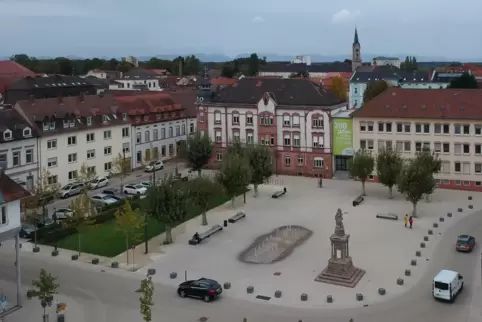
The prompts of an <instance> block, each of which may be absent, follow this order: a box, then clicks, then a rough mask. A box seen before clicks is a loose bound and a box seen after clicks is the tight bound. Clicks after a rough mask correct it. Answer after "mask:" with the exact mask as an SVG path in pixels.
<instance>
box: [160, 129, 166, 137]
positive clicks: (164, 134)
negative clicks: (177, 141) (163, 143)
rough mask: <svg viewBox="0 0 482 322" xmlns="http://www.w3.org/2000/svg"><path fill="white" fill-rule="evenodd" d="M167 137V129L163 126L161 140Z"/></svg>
mask: <svg viewBox="0 0 482 322" xmlns="http://www.w3.org/2000/svg"><path fill="white" fill-rule="evenodd" d="M165 138H166V129H165V128H162V129H161V140H164V139H165Z"/></svg>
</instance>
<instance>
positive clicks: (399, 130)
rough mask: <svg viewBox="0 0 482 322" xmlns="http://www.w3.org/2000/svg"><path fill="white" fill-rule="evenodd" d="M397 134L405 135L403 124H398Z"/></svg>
mask: <svg viewBox="0 0 482 322" xmlns="http://www.w3.org/2000/svg"><path fill="white" fill-rule="evenodd" d="M397 133H403V123H397Z"/></svg>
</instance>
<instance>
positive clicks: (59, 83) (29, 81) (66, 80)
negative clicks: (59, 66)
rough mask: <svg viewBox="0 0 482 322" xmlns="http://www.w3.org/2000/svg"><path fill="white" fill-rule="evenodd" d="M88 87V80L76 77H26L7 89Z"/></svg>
mask: <svg viewBox="0 0 482 322" xmlns="http://www.w3.org/2000/svg"><path fill="white" fill-rule="evenodd" d="M89 85H92V84H90V83H89V81H88V80H86V79H84V78H82V77H78V76H60V75H56V76H48V77H41V76H34V77H31V76H27V77H24V78H22V79H19V80H17V81H16V82H14V83H12V85H11V86H10V87H9V89H12V90H25V89H32V88H62V87H80V86H83V87H85V86H89ZM92 86H93V85H92Z"/></svg>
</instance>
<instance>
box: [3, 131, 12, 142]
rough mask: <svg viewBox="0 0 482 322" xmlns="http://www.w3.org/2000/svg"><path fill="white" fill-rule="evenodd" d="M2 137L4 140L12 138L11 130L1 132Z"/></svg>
mask: <svg viewBox="0 0 482 322" xmlns="http://www.w3.org/2000/svg"><path fill="white" fill-rule="evenodd" d="M3 139H4V140H11V139H12V131H10V130H6V131H4V132H3Z"/></svg>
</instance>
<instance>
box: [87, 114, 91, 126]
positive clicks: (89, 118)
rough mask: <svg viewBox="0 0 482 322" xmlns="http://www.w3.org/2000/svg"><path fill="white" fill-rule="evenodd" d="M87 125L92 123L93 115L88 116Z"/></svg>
mask: <svg viewBox="0 0 482 322" xmlns="http://www.w3.org/2000/svg"><path fill="white" fill-rule="evenodd" d="M87 125H89V126H90V125H92V116H88V117H87Z"/></svg>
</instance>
